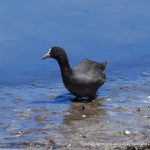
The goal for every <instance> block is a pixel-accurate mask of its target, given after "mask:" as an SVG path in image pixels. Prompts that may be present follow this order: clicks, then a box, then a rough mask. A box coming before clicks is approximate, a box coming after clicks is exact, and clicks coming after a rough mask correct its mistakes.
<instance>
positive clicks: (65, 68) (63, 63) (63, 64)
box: [57, 55, 72, 75]
mask: <svg viewBox="0 0 150 150" xmlns="http://www.w3.org/2000/svg"><path fill="white" fill-rule="evenodd" d="M57 62H58V64H59V66H60V70H61V73H62V75H63V74H64V73H71V72H72V69H71V67H70V64H69V60H68V58H67V56H66V55H65V56H64V57H61V58H60V59H58V60H57Z"/></svg>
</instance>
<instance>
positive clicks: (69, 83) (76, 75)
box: [43, 47, 107, 100]
mask: <svg viewBox="0 0 150 150" xmlns="http://www.w3.org/2000/svg"><path fill="white" fill-rule="evenodd" d="M46 58H54V59H55V60H57V62H58V64H59V66H60V70H61V74H62V79H63V83H64V85H65V87H66V88H67V89H68V90H69V91H70V92H71V93H72V94H73V95H75V96H76V97H78V98H81V97H85V96H87V97H89V99H90V100H93V99H94V98H95V97H96V92H97V90H98V88H99V87H100V86H102V85H103V84H104V83H105V81H106V76H105V73H104V70H105V67H106V65H107V63H106V62H103V63H98V62H95V61H91V60H88V59H85V60H83V61H81V62H80V63H79V64H78V65H77V66H75V67H74V68H71V67H70V64H69V60H68V57H67V55H66V53H65V51H64V49H62V48H60V47H52V48H51V49H50V50H49V52H48V53H47V54H46V55H44V57H43V59H46Z"/></svg>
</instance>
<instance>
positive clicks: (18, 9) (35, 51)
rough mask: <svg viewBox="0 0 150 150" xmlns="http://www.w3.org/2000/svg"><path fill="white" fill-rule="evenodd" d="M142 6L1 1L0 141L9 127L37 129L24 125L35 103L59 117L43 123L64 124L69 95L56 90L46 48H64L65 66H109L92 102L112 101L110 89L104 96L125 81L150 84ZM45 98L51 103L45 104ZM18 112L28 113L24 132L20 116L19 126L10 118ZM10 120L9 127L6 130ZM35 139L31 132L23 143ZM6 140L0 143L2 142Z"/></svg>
mask: <svg viewBox="0 0 150 150" xmlns="http://www.w3.org/2000/svg"><path fill="white" fill-rule="evenodd" d="M149 5H150V1H148V0H146V1H140V0H132V1H131V0H126V1H120V0H116V1H104V0H102V1H99V0H95V1H91V0H82V1H81V0H76V1H70V0H65V1H64V0H61V1H60V0H57V1H56V0H45V1H40V0H32V1H29V0H26V1H20V0H13V1H8V0H5V1H0V90H1V96H0V100H1V102H0V103H1V105H2V109H1V110H0V113H1V114H5V115H4V116H1V119H0V120H1V125H2V126H1V128H3V130H2V131H1V132H0V138H1V139H3V137H4V136H6V135H7V134H9V133H10V132H11V129H12V130H13V131H16V129H18V130H22V129H23V130H26V129H28V130H29V129H31V128H32V129H33V128H34V127H35V128H36V126H39V124H38V123H37V122H35V120H34V119H33V120H32V119H31V118H32V117H33V118H34V115H32V113H34V107H35V105H37V107H40V108H41V109H42V108H43V107H44V109H48V108H50V109H51V111H52V112H57V111H58V110H57V109H56V110H54V108H55V107H56V108H57V107H59V108H60V110H59V111H58V112H57V113H58V116H57V117H54V116H53V115H50V114H49V113H47V114H46V115H47V116H46V117H48V114H49V115H50V116H51V117H50V118H47V119H46V121H48V122H49V120H51V122H53V123H54V124H63V116H64V115H65V113H64V114H63V115H62V114H61V111H65V110H67V109H68V108H70V103H71V102H70V101H69V102H68V101H65V100H66V99H67V100H68V96H66V94H68V92H67V91H66V90H65V88H64V87H63V85H62V81H61V76H60V71H59V68H58V64H57V63H56V62H55V61H54V60H48V61H43V60H41V58H42V56H43V54H45V52H47V51H48V49H49V48H51V47H52V46H60V47H63V48H64V49H65V50H66V51H67V54H68V57H69V60H70V64H71V65H72V66H74V65H76V64H78V63H79V62H80V60H82V59H84V58H89V59H92V60H95V61H100V62H101V61H107V62H108V66H107V70H106V73H107V77H108V81H110V82H108V83H106V84H105V86H104V87H103V88H102V92H101V90H100V91H99V92H98V96H103V97H109V96H110V97H111V96H114V95H113V94H114V91H113V92H109V91H107V90H108V89H111V88H112V89H113V88H114V87H115V88H117V87H116V85H122V84H123V85H124V83H126V84H127V85H128V86H130V84H132V83H134V82H136V84H137V85H138V84H143V86H144V83H142V81H141V80H143V78H141V76H146V77H147V78H148V79H147V80H146V81H147V82H149V75H150V74H149V72H150V69H149V65H150V61H149V60H150V59H149V57H150V50H149V49H150V42H149V41H150V19H149V14H150V9H149ZM121 78H124V79H123V81H122V80H121ZM126 80H128V82H125V81H126ZM146 81H145V82H146ZM143 82H144V81H143ZM106 89H107V90H106ZM147 91H148V90H147ZM60 95H62V97H61V98H60V97H59V96H60ZM63 95H64V97H63ZM144 95H145V96H148V95H149V92H147V93H145V91H144ZM69 97H70V95H69ZM71 97H72V96H71ZM49 99H50V100H51V99H52V100H55V99H57V100H58V101H57V102H56V103H55V102H54V103H53V104H51V103H49ZM63 101H64V103H63ZM127 104H128V103H127ZM24 106H25V107H24ZM6 108H8V109H7V110H6ZM23 109H24V111H27V112H28V111H29V112H28V113H27V116H26V114H25V118H26V119H27V118H28V115H29V116H30V117H31V118H30V119H29V120H30V121H31V120H32V121H31V126H29V127H28V128H25V127H24V126H26V124H28V121H23V119H22V118H21V120H20V121H19V123H18V122H17V117H16V116H15V114H16V112H19V113H20V111H21V110H23ZM107 109H108V110H109V107H107ZM107 109H106V110H107ZM35 112H36V113H37V114H38V111H37V110H36V111H35ZM44 113H45V112H43V114H44ZM27 120H28V119H27ZM15 121H16V122H17V123H15ZM46 121H45V124H48V122H46ZM11 122H12V123H13V124H14V126H15V127H13V125H12V127H8V125H9V124H10V123H11ZM16 124H18V126H17V127H16ZM6 128H8V130H6V131H5V130H4V129H6ZM9 129H10V130H9ZM17 132H18V131H17ZM34 136H35V135H34V133H32V134H31V137H30V136H29V137H27V138H25V139H27V140H31V139H33V137H34ZM7 140H8V139H7V138H6V141H7ZM1 141H2V140H1ZM6 141H5V138H4V139H3V142H6ZM10 141H11V142H16V140H13V139H11V140H10Z"/></svg>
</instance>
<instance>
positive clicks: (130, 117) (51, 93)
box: [0, 72, 150, 149]
mask: <svg viewBox="0 0 150 150" xmlns="http://www.w3.org/2000/svg"><path fill="white" fill-rule="evenodd" d="M149 85H150V74H149V72H146V73H145V72H144V73H141V74H140V76H139V77H138V78H137V79H136V80H133V79H130V78H129V77H128V76H127V75H121V76H119V75H118V76H116V74H115V73H114V76H111V77H108V81H107V84H105V86H104V87H103V88H101V89H100V90H99V91H98V95H97V98H96V99H95V100H94V101H93V102H89V103H88V102H87V101H85V100H84V101H75V99H74V97H73V96H72V95H71V94H68V93H67V91H66V90H65V88H64V86H63V85H62V84H56V85H55V86H53V88H51V89H50V88H49V87H48V88H46V87H45V85H44V84H43V83H42V82H40V81H38V82H34V83H32V84H29V85H25V84H24V85H19V86H8V85H7V86H1V87H0V90H1V95H0V114H1V115H0V129H1V130H0V148H3V149H4V148H7V149H8V148H14V149H26V148H27V149H33V148H36V149H130V148H134V149H135V148H136V149H140V148H141V149H146V148H147V149H149V144H148V143H149V141H150V92H149V91H150V87H149Z"/></svg>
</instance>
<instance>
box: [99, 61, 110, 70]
mask: <svg viewBox="0 0 150 150" xmlns="http://www.w3.org/2000/svg"><path fill="white" fill-rule="evenodd" d="M107 64H108V62H102V63H99V65H100V68H101V69H102V70H105V68H106V66H107Z"/></svg>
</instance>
